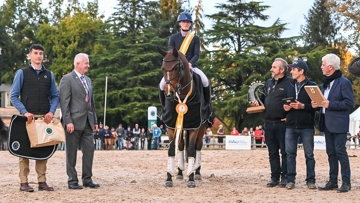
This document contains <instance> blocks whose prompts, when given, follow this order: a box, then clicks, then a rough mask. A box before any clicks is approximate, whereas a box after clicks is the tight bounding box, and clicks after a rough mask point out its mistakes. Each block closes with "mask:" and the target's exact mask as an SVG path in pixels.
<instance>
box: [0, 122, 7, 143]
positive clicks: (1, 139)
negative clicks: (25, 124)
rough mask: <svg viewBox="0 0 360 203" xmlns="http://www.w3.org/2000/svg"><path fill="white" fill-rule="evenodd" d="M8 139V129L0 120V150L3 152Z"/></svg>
mask: <svg viewBox="0 0 360 203" xmlns="http://www.w3.org/2000/svg"><path fill="white" fill-rule="evenodd" d="M8 137H9V128H8V127H7V126H6V125H5V123H4V122H3V120H2V119H1V118H0V150H5V149H6V148H7V147H6V146H7V144H6V142H7V140H8Z"/></svg>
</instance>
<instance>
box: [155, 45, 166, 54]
mask: <svg viewBox="0 0 360 203" xmlns="http://www.w3.org/2000/svg"><path fill="white" fill-rule="evenodd" d="M157 49H158V52H159V53H160V54H161V55H162V56H165V55H166V54H167V51H165V50H164V49H162V48H160V47H157Z"/></svg>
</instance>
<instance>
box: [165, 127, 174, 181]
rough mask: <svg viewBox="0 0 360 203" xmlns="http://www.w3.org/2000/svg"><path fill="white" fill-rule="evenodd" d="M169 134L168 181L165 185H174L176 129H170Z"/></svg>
mask: <svg viewBox="0 0 360 203" xmlns="http://www.w3.org/2000/svg"><path fill="white" fill-rule="evenodd" d="M168 135H169V142H170V145H169V149H168V164H167V171H166V181H165V187H172V186H173V181H172V177H173V176H174V163H175V140H174V130H172V129H168Z"/></svg>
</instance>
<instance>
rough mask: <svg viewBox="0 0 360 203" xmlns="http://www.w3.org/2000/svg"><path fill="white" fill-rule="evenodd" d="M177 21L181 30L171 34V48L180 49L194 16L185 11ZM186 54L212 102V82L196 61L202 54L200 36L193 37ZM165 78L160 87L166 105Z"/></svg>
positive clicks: (163, 102) (169, 44)
mask: <svg viewBox="0 0 360 203" xmlns="http://www.w3.org/2000/svg"><path fill="white" fill-rule="evenodd" d="M177 22H178V23H179V26H180V32H178V33H176V34H173V35H171V37H170V39H169V43H168V46H169V49H173V48H176V49H177V50H180V47H181V46H182V44H183V41H184V39H185V38H186V36H187V34H188V33H189V34H190V32H189V31H190V28H191V24H192V18H191V15H190V13H188V12H183V13H181V14H180V15H179V16H178V18H177ZM183 54H184V55H185V56H186V59H187V60H188V61H189V67H190V69H192V71H193V72H194V73H196V74H198V75H199V76H200V77H201V81H202V84H203V88H204V97H205V101H206V102H208V103H210V100H211V94H210V83H209V80H208V78H207V77H206V76H205V74H204V73H203V72H202V71H201V70H200V69H199V68H198V66H197V64H196V62H197V60H198V59H199V56H200V38H199V37H198V36H194V37H193V38H192V39H191V42H190V45H189V48H188V49H187V51H186V53H183ZM165 85H166V82H165V79H164V77H163V78H162V80H161V82H160V84H159V88H160V101H161V105H162V106H163V107H164V105H165V94H164V89H165Z"/></svg>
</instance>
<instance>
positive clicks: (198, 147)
mask: <svg viewBox="0 0 360 203" xmlns="http://www.w3.org/2000/svg"><path fill="white" fill-rule="evenodd" d="M205 131H206V126H205V125H202V126H201V127H200V129H199V131H198V135H197V139H196V144H195V149H196V158H195V180H202V177H201V174H200V169H201V149H202V147H203V142H202V137H203V135H204V134H205Z"/></svg>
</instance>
